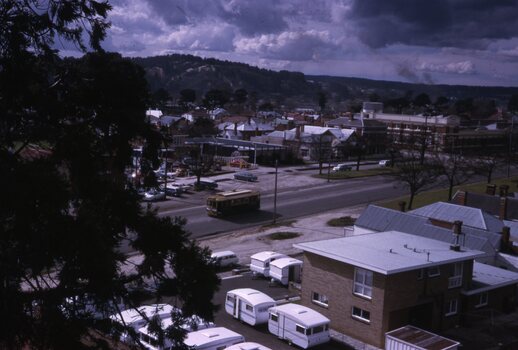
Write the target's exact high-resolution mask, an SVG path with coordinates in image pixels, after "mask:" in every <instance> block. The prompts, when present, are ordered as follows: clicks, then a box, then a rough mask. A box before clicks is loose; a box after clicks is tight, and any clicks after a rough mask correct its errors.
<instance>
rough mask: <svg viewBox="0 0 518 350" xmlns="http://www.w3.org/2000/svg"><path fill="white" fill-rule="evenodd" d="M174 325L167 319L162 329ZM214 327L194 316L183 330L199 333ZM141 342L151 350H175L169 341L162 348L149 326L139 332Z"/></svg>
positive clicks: (185, 324)
mask: <svg viewBox="0 0 518 350" xmlns="http://www.w3.org/2000/svg"><path fill="white" fill-rule="evenodd" d="M172 323H173V321H172V319H171V318H167V319H165V320H163V321H162V329H164V330H165V329H167V328H168V327H169V326H171V325H172ZM212 327H214V323H212V322H207V321H205V320H203V319H202V318H200V317H198V316H192V317H191V318H190V319H189V320H188V321H187V322H186V323H184V324H183V325H182V328H183V329H185V330H186V331H188V332H192V331H199V330H202V329H208V328H212ZM138 333H139V338H140V342H141V343H142V345H144V346H145V347H146V348H147V349H149V350H169V349H174V346H173V344H172V342H171V341H170V340H169V339H168V338H165V339H164V344H163V345H162V346H160V345H159V344H158V339H157V337H156V335H155V334H154V333H151V332H150V331H149V329H148V326H147V325H146V326H145V327H142V328H140V329H139V330H138Z"/></svg>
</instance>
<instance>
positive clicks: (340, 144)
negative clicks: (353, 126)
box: [251, 125, 356, 161]
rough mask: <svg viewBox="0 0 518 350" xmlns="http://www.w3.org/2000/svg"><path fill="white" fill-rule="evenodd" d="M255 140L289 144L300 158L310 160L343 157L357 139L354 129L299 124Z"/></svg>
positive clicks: (254, 139) (253, 139)
mask: <svg viewBox="0 0 518 350" xmlns="http://www.w3.org/2000/svg"><path fill="white" fill-rule="evenodd" d="M251 140H252V141H254V142H263V143H272V144H277V145H284V146H287V147H288V148H289V149H291V151H292V152H293V154H296V155H297V157H298V158H300V159H304V160H310V161H319V160H331V159H343V158H344V157H346V156H347V150H348V149H349V148H350V147H351V146H352V145H353V144H354V142H355V141H356V135H355V133H354V131H353V130H349V129H338V128H328V127H321V126H313V125H299V126H297V127H296V128H293V129H290V130H287V131H273V132H271V133H269V134H265V135H264V136H262V137H255V138H251Z"/></svg>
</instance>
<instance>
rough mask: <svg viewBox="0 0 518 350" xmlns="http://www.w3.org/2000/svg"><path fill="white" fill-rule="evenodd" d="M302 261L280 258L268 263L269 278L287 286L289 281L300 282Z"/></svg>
mask: <svg viewBox="0 0 518 350" xmlns="http://www.w3.org/2000/svg"><path fill="white" fill-rule="evenodd" d="M301 272H302V261H301V260H298V259H294V258H290V257H287V258H280V259H277V260H274V261H272V262H271V263H270V277H271V278H272V280H275V281H279V282H280V283H281V284H283V285H285V286H287V285H288V283H289V282H290V281H294V282H300V275H301Z"/></svg>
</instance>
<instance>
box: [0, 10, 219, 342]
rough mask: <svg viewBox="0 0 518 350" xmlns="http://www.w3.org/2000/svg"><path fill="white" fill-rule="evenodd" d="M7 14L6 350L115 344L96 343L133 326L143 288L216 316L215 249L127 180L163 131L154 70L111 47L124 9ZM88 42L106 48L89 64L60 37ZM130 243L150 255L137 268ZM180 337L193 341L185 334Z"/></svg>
mask: <svg viewBox="0 0 518 350" xmlns="http://www.w3.org/2000/svg"><path fill="white" fill-rule="evenodd" d="M1 8H2V10H1V11H0V26H1V28H2V30H0V82H1V83H0V181H2V183H3V184H4V186H2V188H1V189H0V198H2V200H1V201H0V296H1V297H0V313H1V314H2V317H4V319H6V320H9V321H8V322H4V324H3V325H2V327H0V348H2V349H20V348H26V349H42V350H46V349H83V348H95V349H100V348H106V347H107V345H106V341H105V340H104V339H102V338H93V339H89V340H90V342H88V343H86V342H83V341H82V340H83V339H84V338H85V336H87V334H90V332H92V331H96V332H97V331H99V332H102V333H103V334H107V335H117V334H120V333H121V332H122V331H124V330H123V327H122V326H120V325H119V324H117V323H115V322H113V321H112V320H111V319H110V317H109V316H110V315H112V314H116V313H118V312H119V311H120V309H121V308H126V307H137V306H139V303H140V302H141V300H142V290H141V289H134V288H133V286H135V285H137V286H141V285H148V286H149V290H148V292H147V293H146V297H147V298H149V300H156V301H158V300H161V298H162V297H164V296H170V297H172V298H175V299H176V300H178V306H179V307H181V309H182V311H183V316H184V317H189V316H190V315H192V314H194V313H195V314H198V315H199V316H200V317H203V318H205V319H207V320H211V319H212V317H213V311H214V306H213V305H212V303H211V299H212V296H213V293H214V291H215V290H216V288H217V285H218V283H219V282H218V278H217V276H216V274H215V271H214V267H213V266H211V265H210V264H208V263H207V260H208V258H209V256H210V252H209V251H208V250H207V249H202V248H200V247H199V246H197V245H196V244H195V243H193V242H192V241H191V240H190V239H189V234H188V232H186V231H185V229H184V224H185V220H183V219H180V218H170V217H162V218H159V217H157V215H156V212H155V211H154V210H152V209H149V208H147V209H146V208H142V206H141V204H140V202H139V200H138V196H137V194H136V192H135V191H133V190H131V189H130V184H129V180H128V178H127V176H126V175H125V172H126V170H127V169H128V168H129V167H130V166H131V155H132V142H133V141H134V140H136V139H141V140H149V139H150V138H151V137H152V134H151V129H150V126H149V124H147V123H146V119H145V110H146V108H147V103H148V91H147V86H146V81H145V75H144V71H143V70H142V69H141V68H139V67H138V66H136V65H134V64H133V63H132V62H131V61H130V60H127V59H123V58H122V57H121V56H120V55H118V54H108V53H104V52H103V51H102V50H101V48H100V41H101V40H102V38H103V37H104V34H105V30H106V28H107V27H108V22H107V20H106V16H107V11H108V10H109V8H110V6H109V5H108V4H107V3H105V2H98V1H91V0H69V1H54V0H48V1H47V0H46V1H43V0H41V1H39V0H27V1H18V0H16V1H15V0H5V1H3V3H2V7H1ZM83 38H88V39H90V48H91V49H93V50H94V51H95V52H92V53H89V54H87V55H85V56H84V57H83V58H81V59H79V60H77V59H67V60H61V59H59V57H58V56H57V53H56V52H55V51H54V50H53V49H52V47H53V42H54V40H58V39H59V40H68V41H71V42H72V43H73V44H75V45H76V46H77V47H79V48H82V49H85V50H86V48H87V45H86V44H85V43H84V42H83ZM124 245H128V246H129V247H131V249H132V250H133V251H134V252H135V253H137V254H140V255H141V256H142V261H141V262H137V263H134V268H131V269H126V268H125V267H127V266H128V264H129V261H128V259H129V257H128V256H127V254H126V253H125V252H124V251H123V250H121V247H122V246H124ZM169 267H170V268H171V269H172V270H173V271H174V275H171V274H169V273H168V272H167V268H169ZM92 311H94V312H92ZM126 330H128V331H129V329H126ZM168 332H169V333H170V334H176V336H175V340H176V341H178V342H181V338H182V336H183V335H184V332H182V331H181V329H180V328H179V327H173V328H171V329H169V330H168ZM132 334H133V335H135V334H134V332H133V333H132ZM178 348H180V347H178Z"/></svg>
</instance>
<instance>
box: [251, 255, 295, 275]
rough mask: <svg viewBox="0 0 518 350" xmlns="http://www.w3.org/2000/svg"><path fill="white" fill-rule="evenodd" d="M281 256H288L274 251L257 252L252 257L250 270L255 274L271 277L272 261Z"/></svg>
mask: <svg viewBox="0 0 518 350" xmlns="http://www.w3.org/2000/svg"><path fill="white" fill-rule="evenodd" d="M281 258H287V256H286V255H284V254H282V253H277V252H272V251H264V252H259V253H256V254H254V255H252V256H251V257H250V270H251V271H252V273H253V274H254V275H263V276H264V277H270V263H271V262H272V261H274V260H277V259H281Z"/></svg>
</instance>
